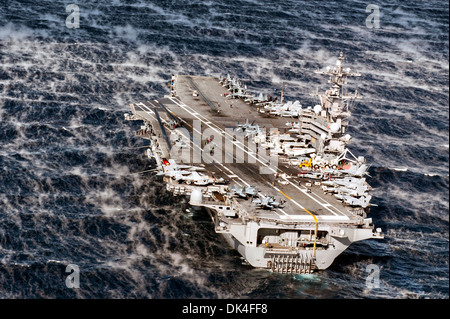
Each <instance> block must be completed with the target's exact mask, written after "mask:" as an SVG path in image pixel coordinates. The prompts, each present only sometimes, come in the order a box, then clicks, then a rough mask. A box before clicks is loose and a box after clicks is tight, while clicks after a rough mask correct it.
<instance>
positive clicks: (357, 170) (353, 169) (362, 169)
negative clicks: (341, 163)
mask: <svg viewBox="0 0 450 319" xmlns="http://www.w3.org/2000/svg"><path fill="white" fill-rule="evenodd" d="M368 169H369V166H367V165H366V164H362V165H361V166H359V167H358V165H352V166H350V168H348V169H341V170H337V169H326V170H324V171H323V172H324V173H331V174H335V175H337V176H341V175H343V174H345V175H348V176H353V177H363V176H364V175H369V173H368V172H367V170H368Z"/></svg>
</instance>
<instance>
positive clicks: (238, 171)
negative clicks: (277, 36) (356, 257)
mask: <svg viewBox="0 0 450 319" xmlns="http://www.w3.org/2000/svg"><path fill="white" fill-rule="evenodd" d="M343 59H344V57H343V55H342V53H341V54H340V56H339V57H338V58H337V60H336V65H335V66H332V67H328V68H326V69H324V70H322V71H319V70H318V71H316V72H317V73H320V74H324V75H326V76H328V77H329V81H328V82H329V83H330V85H331V87H330V89H328V90H326V91H325V92H324V93H322V94H319V93H314V94H311V95H313V96H315V98H316V99H317V104H316V105H309V106H304V105H302V104H301V103H300V102H299V101H284V100H283V93H282V94H281V97H280V98H278V97H272V96H264V95H263V94H259V95H258V94H250V93H249V92H248V90H247V86H246V85H245V84H244V83H242V82H241V81H240V80H238V79H236V78H234V77H231V76H230V75H227V76H220V77H219V78H215V77H208V76H189V75H172V79H171V81H170V84H169V87H170V92H169V94H168V95H166V96H164V97H163V98H162V99H159V100H152V101H142V102H138V103H134V104H131V105H130V108H131V114H125V119H126V120H140V121H142V123H143V125H142V126H141V128H140V129H139V130H138V131H137V132H136V135H137V136H139V137H142V138H145V139H148V140H149V141H150V144H149V147H148V149H147V150H146V154H147V155H148V157H149V158H154V159H155V160H156V165H157V166H156V169H155V171H156V172H155V173H156V174H158V175H161V177H162V178H163V180H164V181H165V182H166V185H167V189H168V190H170V191H171V192H173V194H174V195H176V196H187V198H188V199H189V204H190V205H191V206H192V207H193V208H194V209H196V208H198V209H203V208H204V209H206V210H207V211H208V213H209V214H210V215H211V217H212V221H213V227H214V228H215V231H216V233H218V234H221V235H223V237H224V238H225V239H226V241H227V242H228V243H229V244H230V245H231V246H232V247H234V248H235V249H236V250H237V251H238V252H239V253H240V254H241V255H242V256H243V257H244V258H245V260H246V261H247V262H248V263H249V264H250V265H252V266H253V267H257V268H265V269H269V270H271V271H274V272H281V273H311V272H313V271H315V270H321V269H326V268H327V267H329V266H330V265H331V264H332V263H333V261H334V259H335V258H336V257H337V256H338V255H339V254H341V253H342V252H343V251H344V250H345V249H346V248H347V247H348V246H349V245H350V244H351V243H353V242H356V241H360V240H365V239H371V238H372V239H380V238H383V234H382V231H381V229H379V228H377V229H375V227H374V225H373V223H372V219H371V218H370V217H368V213H369V209H370V206H371V203H370V201H371V195H370V191H371V187H370V185H369V184H368V183H367V181H366V178H367V177H368V173H367V171H368V167H369V166H368V164H367V163H366V161H365V158H364V157H362V156H355V155H353V153H352V152H351V151H350V150H349V149H348V148H347V147H346V145H347V144H348V143H349V142H350V141H351V136H350V135H349V134H348V133H347V132H346V129H347V127H348V122H349V117H350V116H351V108H352V105H354V103H355V101H356V100H358V99H359V98H360V96H359V95H358V93H357V92H354V93H352V94H349V93H348V92H347V91H346V90H344V86H345V84H347V81H348V78H349V77H357V76H360V74H359V73H355V72H351V71H350V69H349V68H345V69H344V67H343Z"/></svg>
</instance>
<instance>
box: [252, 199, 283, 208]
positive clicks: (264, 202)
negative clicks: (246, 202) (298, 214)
mask: <svg viewBox="0 0 450 319" xmlns="http://www.w3.org/2000/svg"><path fill="white" fill-rule="evenodd" d="M253 203H254V204H255V205H256V206H257V207H260V208H263V209H272V208H275V207H280V206H281V204H280V203H279V202H277V201H275V200H274V198H273V197H272V196H262V197H261V198H257V199H254V200H253Z"/></svg>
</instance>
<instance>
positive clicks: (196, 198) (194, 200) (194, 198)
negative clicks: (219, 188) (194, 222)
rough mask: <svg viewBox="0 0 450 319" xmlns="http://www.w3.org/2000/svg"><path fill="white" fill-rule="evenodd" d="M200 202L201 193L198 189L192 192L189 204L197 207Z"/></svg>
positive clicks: (201, 198)
mask: <svg viewBox="0 0 450 319" xmlns="http://www.w3.org/2000/svg"><path fill="white" fill-rule="evenodd" d="M202 200H203V194H202V191H201V190H199V189H194V190H192V192H191V198H190V201H189V204H191V205H193V206H195V205H196V204H197V205H199V204H201V203H202Z"/></svg>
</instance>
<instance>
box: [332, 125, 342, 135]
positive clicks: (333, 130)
mask: <svg viewBox="0 0 450 319" xmlns="http://www.w3.org/2000/svg"><path fill="white" fill-rule="evenodd" d="M340 127H341V126H340V125H339V124H338V123H332V124H331V125H330V130H331V132H332V133H337V132H338V131H339V129H340Z"/></svg>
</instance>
